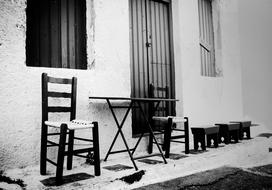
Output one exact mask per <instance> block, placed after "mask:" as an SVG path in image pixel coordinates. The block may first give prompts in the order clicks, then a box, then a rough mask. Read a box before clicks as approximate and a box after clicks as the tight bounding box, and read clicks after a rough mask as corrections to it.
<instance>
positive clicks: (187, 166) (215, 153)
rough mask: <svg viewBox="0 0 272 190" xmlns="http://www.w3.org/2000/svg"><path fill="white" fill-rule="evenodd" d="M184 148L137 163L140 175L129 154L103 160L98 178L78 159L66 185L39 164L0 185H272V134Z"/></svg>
mask: <svg viewBox="0 0 272 190" xmlns="http://www.w3.org/2000/svg"><path fill="white" fill-rule="evenodd" d="M180 146H182V145H180V144H177V146H173V149H172V150H171V152H173V153H174V154H172V155H171V157H170V159H167V162H168V164H164V163H162V159H161V158H160V157H150V158H149V159H147V160H142V161H137V165H138V167H139V171H137V172H139V173H137V172H136V171H135V169H134V168H133V167H132V163H131V161H130V160H129V158H128V157H127V156H126V155H125V154H124V155H123V156H121V157H114V155H113V156H112V157H109V160H108V161H107V162H104V161H102V162H101V169H102V174H101V176H99V177H94V176H93V167H92V166H90V165H88V164H85V163H84V160H77V161H76V162H75V164H74V166H73V170H71V171H67V170H65V171H64V175H65V176H66V179H68V180H67V183H66V184H64V185H61V186H54V184H52V183H51V182H52V180H51V181H50V178H51V179H52V178H53V177H54V175H55V167H49V168H48V175H46V176H41V175H40V174H39V166H38V165H36V166H28V167H25V168H16V169H12V170H7V171H4V172H3V173H0V189H8V190H10V189H30V190H32V189H33V190H34V189H35V190H49V189H50V190H55V189H56V190H62V189H65V190H72V189H86V190H87V189H110V190H115V189H137V188H139V189H167V188H168V189H237V188H238V189H269V188H270V189H272V188H271V181H272V178H271V175H272V169H271V168H272V167H271V165H272V152H271V151H270V150H271V148H272V137H271V134H268V133H267V134H266V135H260V136H259V137H254V138H253V139H250V140H243V141H240V142H239V143H237V144H229V145H224V144H220V146H219V147H218V148H208V149H207V151H205V152H203V151H199V152H194V151H191V152H190V154H188V155H185V154H184V152H182V150H184V148H183V146H182V148H181V147H180ZM191 147H192V146H191ZM49 166H50V165H49ZM259 166H261V167H259ZM71 175H72V178H71ZM4 176H6V177H9V178H10V179H14V180H13V182H16V181H17V182H18V180H19V181H20V182H23V184H24V185H25V187H24V188H22V187H21V186H19V185H17V183H13V184H8V183H6V182H5V181H3V180H1V177H4ZM69 176H70V178H69ZM2 179H3V178H2ZM150 184H153V185H150ZM233 184H234V186H233ZM248 184H249V185H248Z"/></svg>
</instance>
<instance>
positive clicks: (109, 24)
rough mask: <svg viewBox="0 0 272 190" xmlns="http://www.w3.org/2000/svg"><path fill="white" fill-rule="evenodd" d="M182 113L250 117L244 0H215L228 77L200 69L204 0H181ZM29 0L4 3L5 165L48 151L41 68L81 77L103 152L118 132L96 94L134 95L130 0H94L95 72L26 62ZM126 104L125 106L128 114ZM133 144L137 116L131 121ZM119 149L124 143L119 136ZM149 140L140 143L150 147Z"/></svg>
mask: <svg viewBox="0 0 272 190" xmlns="http://www.w3.org/2000/svg"><path fill="white" fill-rule="evenodd" d="M172 2H173V4H172V13H173V15H172V17H173V39H174V55H175V57H174V60H175V84H176V98H178V99H180V100H181V101H179V102H178V103H177V114H178V115H185V116H188V117H189V118H190V123H191V125H198V124H203V123H205V124H207V123H214V122H217V121H229V120H234V119H241V118H243V105H242V85H241V80H242V79H241V63H240V46H239V45H240V42H239V32H238V31H239V27H238V24H239V23H238V20H237V17H238V16H237V15H238V6H237V0H228V1H224V0H214V1H213V7H214V8H213V9H214V10H213V11H214V23H215V25H214V28H215V42H216V44H215V47H216V63H217V65H218V68H219V69H220V70H222V74H221V76H220V77H215V78H211V77H203V76H201V74H200V65H201V64H200V52H199V28H198V27H199V25H198V5H197V0H173V1H172ZM25 8H26V0H2V1H0V105H1V106H0V111H1V115H0V130H1V133H0V169H2V168H7V167H17V166H20V167H23V166H26V165H30V164H37V163H38V161H39V152H40V126H41V79H40V78H41V73H42V72H47V73H48V74H49V75H53V76H59V77H71V76H76V77H78V99H77V100H78V102H77V117H78V118H80V119H89V120H93V119H94V120H97V121H98V122H99V130H100V144H101V146H100V147H101V152H100V153H101V158H104V156H105V153H106V151H107V149H108V148H109V146H110V143H111V140H112V139H113V137H114V135H115V131H116V125H115V123H114V120H113V117H112V115H111V113H110V111H109V109H108V106H107V105H106V104H105V103H103V102H95V101H89V99H88V96H90V95H91V96H107V95H109V96H128V97H129V96H130V58H129V56H130V55H129V52H130V51H129V17H128V0H118V1H109V0H89V1H87V53H88V70H72V69H54V68H33V67H27V66H26V64H25V58H26V56H25V37H26V36H25V31H26V15H25ZM123 111H124V110H121V111H119V112H118V115H119V116H121V115H123V114H124V112H123ZM124 132H125V134H126V136H127V137H128V138H127V140H128V143H129V144H130V145H132V144H134V143H135V139H132V138H130V137H131V135H132V134H131V117H129V118H128V120H127V122H126V123H125V126H124ZM115 147H118V149H122V148H123V147H124V146H123V142H122V141H121V140H118V142H117V144H116V146H115ZM146 148H147V144H146V142H143V145H142V146H141V147H140V151H145V150H146Z"/></svg>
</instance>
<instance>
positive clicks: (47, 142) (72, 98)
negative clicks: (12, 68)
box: [40, 73, 100, 185]
mask: <svg viewBox="0 0 272 190" xmlns="http://www.w3.org/2000/svg"><path fill="white" fill-rule="evenodd" d="M53 83H54V84H57V86H55V88H56V87H58V90H51V88H50V86H52V85H54V84H53ZM61 87H64V88H66V89H62V90H60V88H61ZM67 91H68V92H67ZM76 91H77V78H76V77H73V78H72V79H67V78H55V77H50V76H47V74H46V73H43V74H42V131H41V156H40V173H41V175H46V163H47V162H49V163H51V164H53V165H55V166H56V168H57V169H56V184H57V185H60V184H62V183H63V179H62V176H63V164H64V157H65V156H67V169H68V170H71V169H72V162H73V156H79V157H84V158H88V157H87V156H84V155H81V153H87V154H89V156H90V155H92V161H93V163H92V164H93V165H94V173H95V175H96V176H99V175H100V155H99V136H98V122H96V121H93V122H91V121H82V120H75V117H76ZM51 98H52V99H53V100H59V101H66V100H67V101H68V102H69V104H70V105H69V106H68V107H67V106H62V105H61V106H51V105H49V103H48V102H49V100H50V99H51ZM61 99H62V100H61ZM64 99H65V100H64ZM49 113H51V114H52V113H53V114H54V113H55V114H56V113H68V114H69V115H70V116H69V118H68V119H67V120H66V121H49V120H48V119H49ZM49 127H53V128H58V129H59V131H60V132H50V133H49V130H48V129H49ZM80 129H92V136H91V135H90V137H92V138H90V139H86V138H80V137H75V131H76V130H80ZM67 135H68V142H66V136H67ZM52 136H59V142H58V143H57V142H54V140H51V138H52ZM50 137H51V138H50ZM49 138H50V139H49ZM74 140H77V141H86V142H88V148H81V149H77V150H74ZM90 144H91V145H90ZM66 145H67V146H68V149H67V151H66V149H65V147H66ZM84 145H87V144H86V143H85V144H84ZM48 147H58V155H57V162H54V161H52V160H50V159H48V158H47V148H48Z"/></svg>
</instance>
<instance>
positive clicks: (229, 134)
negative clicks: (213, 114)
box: [215, 123, 240, 144]
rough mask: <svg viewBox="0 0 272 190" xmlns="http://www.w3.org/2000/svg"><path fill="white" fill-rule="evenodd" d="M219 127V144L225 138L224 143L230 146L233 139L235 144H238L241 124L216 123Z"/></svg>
mask: <svg viewBox="0 0 272 190" xmlns="http://www.w3.org/2000/svg"><path fill="white" fill-rule="evenodd" d="M215 125H218V126H219V143H221V142H222V137H223V138H224V143H225V144H229V143H230V142H231V140H232V139H233V140H234V141H235V143H238V139H239V131H240V124H239V123H216V124H215Z"/></svg>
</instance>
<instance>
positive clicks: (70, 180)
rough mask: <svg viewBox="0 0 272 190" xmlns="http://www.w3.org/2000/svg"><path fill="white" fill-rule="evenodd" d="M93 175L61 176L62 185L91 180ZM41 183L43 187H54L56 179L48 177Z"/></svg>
mask: <svg viewBox="0 0 272 190" xmlns="http://www.w3.org/2000/svg"><path fill="white" fill-rule="evenodd" d="M93 177H94V176H93V175H90V174H87V173H76V174H71V175H66V176H63V183H62V185H65V184H69V183H73V182H76V181H81V180H86V179H90V178H93ZM41 183H42V184H43V185H44V186H56V178H55V177H49V178H46V179H44V180H42V181H41Z"/></svg>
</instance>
